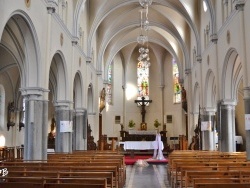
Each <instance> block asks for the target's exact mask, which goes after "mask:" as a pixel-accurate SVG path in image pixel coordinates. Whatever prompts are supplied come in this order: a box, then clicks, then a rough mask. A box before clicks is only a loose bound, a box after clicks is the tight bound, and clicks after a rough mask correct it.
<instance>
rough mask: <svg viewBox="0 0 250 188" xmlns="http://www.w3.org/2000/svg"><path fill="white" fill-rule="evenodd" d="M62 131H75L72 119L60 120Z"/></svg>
mask: <svg viewBox="0 0 250 188" xmlns="http://www.w3.org/2000/svg"><path fill="white" fill-rule="evenodd" d="M60 132H61V133H67V132H73V126H72V121H60Z"/></svg>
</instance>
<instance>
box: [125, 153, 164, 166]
mask: <svg viewBox="0 0 250 188" xmlns="http://www.w3.org/2000/svg"><path fill="white" fill-rule="evenodd" d="M139 159H141V160H145V161H147V163H149V164H150V163H154V164H157V163H158V164H167V163H168V159H167V158H166V159H164V160H156V159H152V156H151V155H135V156H134V158H131V157H130V156H129V155H128V156H125V164H126V165H133V164H134V163H135V162H136V161H137V160H139Z"/></svg>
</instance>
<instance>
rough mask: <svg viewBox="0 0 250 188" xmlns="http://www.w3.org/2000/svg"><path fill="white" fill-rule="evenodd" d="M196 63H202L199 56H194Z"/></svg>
mask: <svg viewBox="0 0 250 188" xmlns="http://www.w3.org/2000/svg"><path fill="white" fill-rule="evenodd" d="M196 61H198V62H199V63H202V57H201V55H197V56H196Z"/></svg>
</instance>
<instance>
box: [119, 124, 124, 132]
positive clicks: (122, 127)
mask: <svg viewBox="0 0 250 188" xmlns="http://www.w3.org/2000/svg"><path fill="white" fill-rule="evenodd" d="M120 125H121V131H123V129H124V126H123V124H122V123H120Z"/></svg>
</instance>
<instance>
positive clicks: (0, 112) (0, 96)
mask: <svg viewBox="0 0 250 188" xmlns="http://www.w3.org/2000/svg"><path fill="white" fill-rule="evenodd" d="M4 109H5V90H4V87H3V85H0V130H3V129H4V125H5V124H4V113H5V111H4Z"/></svg>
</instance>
